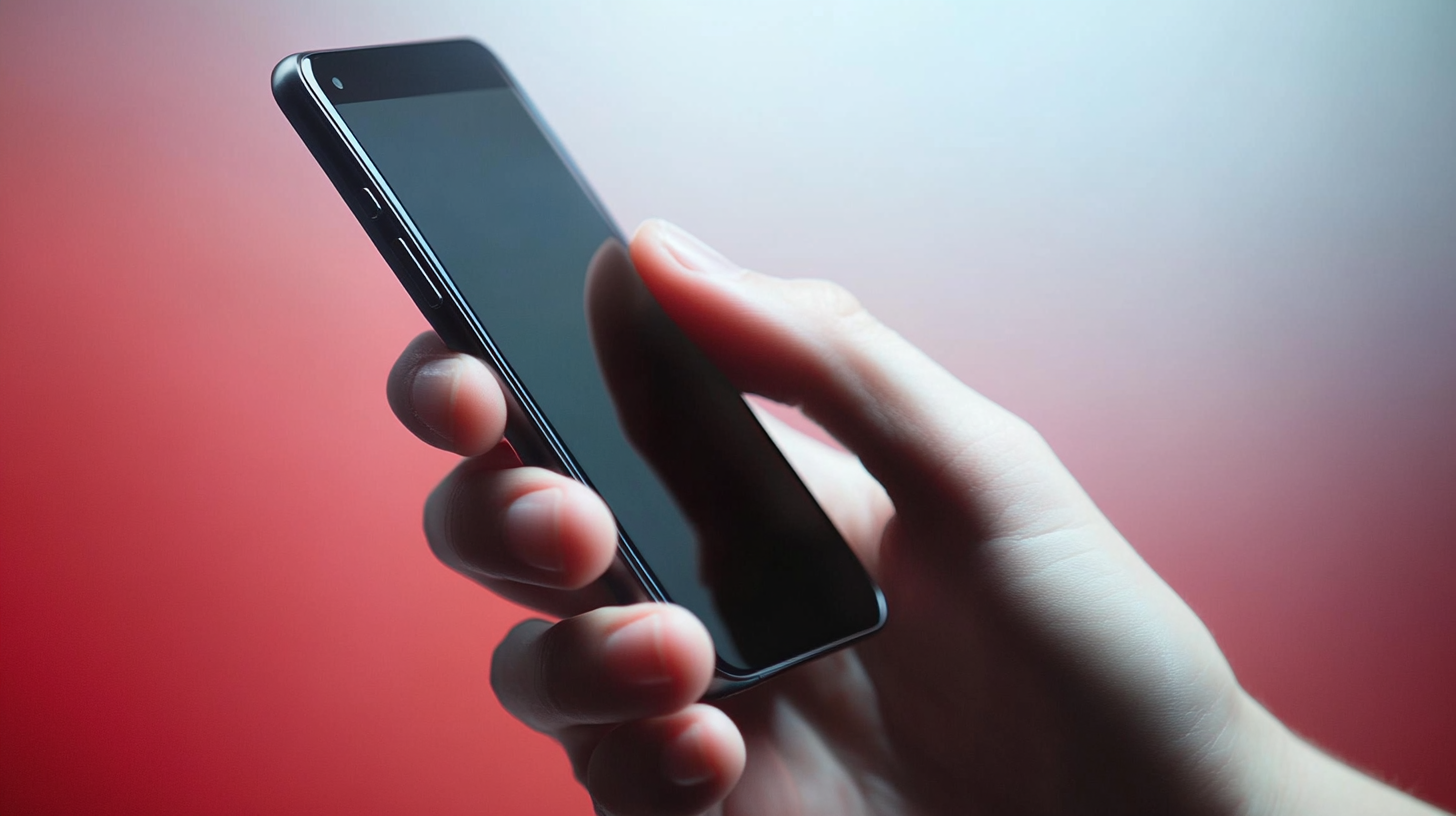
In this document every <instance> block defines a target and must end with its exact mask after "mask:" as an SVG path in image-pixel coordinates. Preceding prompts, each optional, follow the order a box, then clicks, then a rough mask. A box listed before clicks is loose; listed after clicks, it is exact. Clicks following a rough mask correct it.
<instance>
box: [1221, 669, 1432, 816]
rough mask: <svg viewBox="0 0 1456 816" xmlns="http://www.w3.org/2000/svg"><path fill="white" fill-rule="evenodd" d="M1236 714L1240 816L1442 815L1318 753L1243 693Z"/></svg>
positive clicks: (1422, 803)
mask: <svg viewBox="0 0 1456 816" xmlns="http://www.w3.org/2000/svg"><path fill="white" fill-rule="evenodd" d="M1241 694H1242V695H1243V703H1242V706H1241V711H1240V713H1239V717H1238V718H1239V720H1240V723H1239V729H1240V732H1241V733H1240V736H1239V737H1238V739H1240V740H1241V741H1242V743H1243V744H1242V746H1241V750H1240V751H1239V752H1238V754H1239V758H1238V760H1237V762H1238V763H1239V765H1240V768H1239V772H1238V773H1237V776H1238V777H1239V778H1240V780H1241V781H1240V783H1239V786H1240V791H1241V795H1240V797H1239V799H1240V801H1241V802H1242V806H1241V807H1239V808H1238V809H1236V811H1235V812H1236V813H1238V814H1240V816H1316V814H1318V816H1342V814H1350V816H1356V815H1357V814H1359V816H1365V815H1366V814H1370V813H1383V814H1390V815H1391V816H1407V814H1409V816H1440V814H1442V813H1443V811H1440V810H1438V809H1436V808H1435V807H1432V806H1431V805H1428V804H1426V803H1424V802H1422V801H1420V800H1418V799H1416V798H1414V797H1412V796H1410V795H1408V794H1406V793H1404V792H1402V791H1400V790H1397V789H1396V788H1393V787H1390V786H1389V785H1386V784H1384V783H1382V782H1380V781H1379V780H1377V779H1375V778H1374V777H1371V776H1369V775H1367V774H1364V773H1361V772H1360V771H1358V770H1356V769H1355V768H1353V767H1351V766H1350V765H1347V764H1345V763H1344V762H1341V761H1340V760H1338V759H1336V758H1334V757H1332V756H1330V755H1329V754H1327V753H1325V752H1324V751H1321V750H1319V749H1318V748H1316V747H1315V746H1314V745H1312V744H1310V743H1309V742H1308V741H1306V740H1304V739H1303V738H1301V737H1300V736H1299V735H1297V734H1295V733H1294V732H1293V731H1291V730H1289V728H1288V727H1287V726H1286V725H1284V723H1282V722H1280V721H1279V720H1278V719H1277V718H1275V717H1274V715H1273V714H1270V713H1269V711H1268V709H1266V708H1264V707H1263V706H1262V705H1260V704H1259V703H1258V701H1256V700H1254V699H1253V698H1252V697H1250V696H1249V695H1248V694H1247V693H1246V692H1241Z"/></svg>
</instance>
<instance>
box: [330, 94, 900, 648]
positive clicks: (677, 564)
mask: <svg viewBox="0 0 1456 816" xmlns="http://www.w3.org/2000/svg"><path fill="white" fill-rule="evenodd" d="M322 81H324V82H327V81H328V79H327V78H323V79H322ZM491 84H495V85H496V86H495V87H486V88H476V89H472V90H451V91H449V92H446V93H430V94H426V95H418V96H399V97H395V98H385V99H370V100H368V101H352V102H346V101H344V100H342V99H341V100H339V104H337V105H336V108H337V110H338V111H339V114H340V116H341V117H342V118H343V119H344V120H345V122H346V123H347V125H348V127H349V129H350V130H351V131H352V132H353V134H354V136H355V138H356V139H357V140H358V141H359V143H360V144H361V145H362V147H363V148H364V150H365V152H366V153H367V154H368V155H369V157H370V158H371V160H372V161H373V163H374V165H375V167H376V168H377V169H378V170H379V172H380V173H381V175H382V176H383V178H384V180H385V181H386V182H387V184H388V186H389V187H390V189H391V190H392V191H393V193H394V194H395V196H396V197H397V199H398V200H399V202H400V203H401V204H402V206H403V207H404V209H405V211H406V212H407V213H408V214H409V217H410V218H411V219H412V220H413V222H414V223H415V225H416V227H417V228H418V229H419V231H420V232H421V234H422V235H423V238H424V240H425V242H426V243H427V244H428V245H429V247H430V249H431V250H432V251H433V253H434V255H435V257H436V258H438V259H439V261H440V263H441V265H442V266H443V267H444V269H445V271H446V274H447V275H448V277H449V278H450V280H451V281H453V283H454V285H455V287H456V288H457V290H458V291H459V292H460V294H461V295H462V297H463V299H464V300H465V301H466V303H467V304H468V306H469V308H470V310H471V311H473V312H474V313H475V315H476V316H477V318H478V320H479V322H480V324H481V325H482V326H483V327H484V328H485V330H486V332H488V334H489V336H490V339H491V341H492V342H493V343H494V345H495V347H496V348H497V350H498V351H499V352H500V355H501V356H502V357H503V358H504V359H505V360H506V361H508V365H509V367H510V368H511V370H512V371H513V372H514V374H515V377H516V379H517V380H518V381H519V382H520V383H521V384H522V385H523V386H524V388H525V390H526V391H527V394H528V398H529V400H530V401H531V402H533V403H534V404H535V406H536V407H537V408H538V410H539V412H540V413H541V414H542V415H544V416H545V417H547V418H548V421H549V423H550V425H551V427H552V428H553V429H554V432H555V434H556V436H557V438H558V439H559V440H560V441H561V442H562V443H563V445H564V446H565V448H566V449H567V450H568V451H569V454H570V457H571V458H572V459H573V460H574V462H575V463H576V465H577V467H578V469H579V470H580V471H581V472H582V473H583V474H584V475H585V476H586V478H587V479H588V480H589V481H590V483H591V484H592V486H593V487H594V488H595V489H596V490H597V491H598V492H599V493H601V494H602V496H603V497H604V498H605V499H606V501H607V503H608V505H609V506H610V507H611V508H612V511H613V512H614V513H615V514H616V517H617V519H618V523H619V524H620V526H621V529H622V530H623V534H624V537H625V539H626V540H627V542H628V543H629V545H630V546H632V547H634V548H635V549H636V551H637V552H638V553H640V555H641V556H642V560H644V561H645V562H646V564H647V565H648V567H649V569H650V571H651V573H652V574H653V576H654V577H655V579H656V582H657V583H658V585H659V587H660V588H661V590H662V591H663V593H664V594H665V595H666V596H667V597H668V599H670V600H671V601H673V602H675V603H678V604H681V605H683V606H685V607H687V608H688V609H690V610H691V611H693V612H694V613H695V614H696V615H697V616H698V617H699V618H701V619H702V621H703V622H704V624H706V625H707V627H708V630H709V632H710V633H711V634H712V636H713V639H714V642H715V646H716V648H717V651H718V654H719V657H720V660H721V661H723V662H724V663H726V664H727V665H726V666H725V668H727V669H729V670H730V671H731V672H734V673H740V674H748V673H751V672H753V671H757V670H760V669H763V668H766V667H769V666H772V665H774V664H776V663H779V662H782V661H784V660H787V659H790V658H793V657H796V656H797V655H799V654H802V653H804V652H806V651H811V650H814V649H817V648H821V647H823V646H825V645H827V644H830V643H833V642H835V641H838V640H842V639H844V638H847V637H850V636H852V635H855V634H858V633H860V632H863V631H864V630H866V629H869V628H871V627H873V626H875V625H876V624H877V623H878V621H879V618H880V608H879V600H878V597H877V594H876V591H875V590H874V587H873V584H872V583H871V582H870V581H869V579H868V576H867V575H865V573H864V570H863V569H862V567H861V566H860V565H859V563H858V562H857V561H856V560H855V558H854V555H853V554H852V552H851V551H850V550H849V549H848V547H847V545H845V543H844V542H843V540H842V539H841V538H840V536H839V534H838V533H837V531H836V530H835V529H834V527H833V526H832V525H831V524H830V523H829V521H828V519H827V518H826V517H825V516H824V514H823V512H822V511H821V510H820V509H819V508H818V506H817V505H816V504H815V503H814V501H813V499H812V498H811V497H810V495H809V493H808V492H807V490H805V488H804V486H803V484H802V483H801V482H800V481H799V479H798V477H797V476H796V475H795V474H794V473H793V471H792V470H791V469H790V468H789V466H788V464H787V463H786V462H785V461H784V459H783V457H782V455H781V454H780V453H779V452H778V450H777V449H776V448H775V447H774V446H773V444H772V443H771V442H770V441H769V440H768V438H767V436H766V435H765V433H764V432H763V430H762V428H761V427H760V426H759V425H758V423H757V420H756V419H754V418H753V416H752V414H751V413H750V411H749V410H748V408H747V406H746V404H745V403H744V402H743V400H742V397H741V395H740V394H739V393H738V392H737V390H736V389H735V388H733V386H732V385H731V384H730V383H729V382H728V381H727V380H726V378H725V377H724V376H723V375H722V374H721V373H720V372H719V371H718V370H717V369H716V368H715V367H714V366H713V365H712V364H711V363H710V362H709V361H708V360H707V358H706V356H705V355H703V354H702V352H701V351H699V350H698V349H697V348H696V347H695V346H693V345H692V343H691V342H690V341H688V340H687V338H686V336H685V335H683V333H682V332H681V331H680V329H679V328H678V327H677V326H676V325H675V324H674V323H673V322H672V320H671V319H670V318H669V317H668V316H667V315H666V314H665V313H664V312H663V311H662V310H661V309H660V307H658V305H657V303H656V301H655V300H654V299H653V298H652V295H651V294H650V293H649V292H648V290H647V289H646V287H645V286H644V285H643V284H642V282H641V280H640V279H639V278H638V276H637V274H636V271H635V270H634V269H633V268H632V265H631V262H630V260H629V259H628V257H627V255H626V252H625V251H624V250H623V248H622V246H621V243H620V238H619V236H618V233H617V231H616V230H615V229H614V228H613V226H612V224H611V223H610V221H609V220H608V219H607V218H606V217H605V216H604V215H603V213H602V212H601V211H600V210H599V209H598V208H597V206H596V205H595V203H594V201H593V199H592V198H591V197H590V196H589V195H588V194H587V193H586V192H585V190H583V188H582V187H581V185H580V184H579V183H578V181H577V179H576V178H575V176H574V175H573V174H572V172H571V170H570V169H569V168H568V167H567V165H566V164H565V162H564V161H563V160H562V158H561V157H560V156H559V155H558V154H557V152H556V150H555V148H554V147H553V144H552V142H551V140H550V139H549V138H548V137H547V136H546V134H545V133H544V132H543V131H542V129H541V128H540V126H539V125H538V124H537V123H536V121H535V119H534V117H533V116H532V114H531V112H530V111H529V110H528V108H527V107H526V105H525V104H524V103H523V101H522V99H521V98H520V97H519V96H518V94H517V93H516V91H515V90H514V89H512V88H511V87H509V86H508V85H501V84H499V83H491ZM366 92H367V91H366ZM355 93H358V91H355Z"/></svg>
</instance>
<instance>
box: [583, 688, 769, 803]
mask: <svg viewBox="0 0 1456 816" xmlns="http://www.w3.org/2000/svg"><path fill="white" fill-rule="evenodd" d="M746 755H747V753H746V751H745V749H744V744H743V737H742V735H741V734H740V733H739V731H738V728H737V726H735V725H734V724H733V721H732V720H730V719H729V718H728V716H727V715H726V714H724V713H723V712H722V711H719V710H718V709H716V708H713V707H712V706H708V705H703V704H695V705H691V706H688V707H687V708H684V709H683V710H681V711H678V712H675V713H673V714H669V715H666V716H662V717H656V718H652V719H647V720H639V721H636V722H631V723H627V724H625V725H623V726H621V727H620V728H618V729H616V730H615V731H613V732H612V733H611V734H609V735H607V737H606V738H605V739H604V740H602V742H601V743H600V744H599V745H598V746H597V748H596V750H595V751H594V752H593V754H592V757H591V762H590V764H589V766H588V768H587V788H588V790H590V791H591V794H592V798H593V800H595V802H596V803H597V805H598V807H600V808H601V809H603V810H604V811H605V812H608V813H658V814H690V813H700V812H702V811H704V810H706V809H708V808H711V807H712V806H713V805H714V804H716V803H718V802H720V801H722V799H723V798H724V797H726V796H727V795H728V793H729V792H730V791H732V790H733V786H734V785H736V784H737V783H738V780H739V779H740V778H741V777H742V775H743V768H744V762H745V758H746Z"/></svg>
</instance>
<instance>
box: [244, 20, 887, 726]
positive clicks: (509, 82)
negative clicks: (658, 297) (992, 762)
mask: <svg viewBox="0 0 1456 816" xmlns="http://www.w3.org/2000/svg"><path fill="white" fill-rule="evenodd" d="M447 44H460V45H462V46H463V45H465V44H469V45H471V46H473V47H476V48H479V49H480V50H481V51H482V52H483V53H484V55H485V56H486V57H487V59H488V60H489V61H490V63H491V65H492V67H493V68H494V69H495V70H496V71H497V72H498V73H499V74H500V76H501V77H502V78H504V80H505V85H504V86H503V87H505V88H507V89H509V90H510V91H511V92H512V93H514V94H515V95H516V97H517V99H519V100H520V102H521V103H522V105H523V106H524V107H525V109H526V111H527V113H528V114H529V115H530V117H531V118H532V120H533V121H534V123H535V124H536V126H537V127H539V128H540V129H541V132H542V133H543V134H544V135H545V137H546V140H547V142H548V143H549V144H550V145H551V148H552V150H553V151H555V153H556V155H557V157H558V158H559V159H560V160H561V162H562V163H563V164H564V165H565V166H566V168H567V169H568V170H569V172H570V173H571V175H572V177H573V178H574V179H575V181H576V183H577V185H578V186H579V187H580V188H581V190H582V191H583V192H584V193H585V194H586V196H587V198H588V200H589V201H590V202H591V203H592V206H593V207H595V208H596V210H597V211H598V213H600V214H601V216H602V218H603V221H605V222H606V223H607V224H608V225H609V226H610V227H611V229H612V232H613V234H614V236H615V237H616V238H617V239H618V240H619V241H621V242H622V244H623V245H624V246H625V245H626V243H627V240H626V238H625V237H624V236H623V235H622V231H621V230H620V229H619V228H618V227H617V225H616V221H615V220H614V219H613V218H612V217H611V216H610V214H609V213H608V212H607V210H606V208H605V207H604V206H603V205H602V203H601V201H600V199H598V198H597V195H596V193H595V191H593V190H592V188H591V185H589V184H588V183H587V182H586V179H585V178H584V177H583V176H582V174H581V171H580V170H579V169H578V168H577V166H576V163H575V162H574V161H572V159H571V157H570V156H569V155H568V154H567V153H566V151H565V150H564V149H563V148H562V146H561V142H560V140H558V139H557V138H556V134H555V133H554V132H553V131H552V130H551V128H550V126H549V125H547V124H546V122H545V120H544V119H543V118H542V117H541V115H540V113H539V112H538V111H537V110H536V107H535V105H534V104H533V103H532V102H531V100H530V98H529V97H528V96H527V95H526V94H525V92H524V91H522V90H521V86H520V84H519V83H518V82H516V80H515V77H514V76H512V75H511V73H510V71H509V70H508V69H507V68H506V67H505V65H504V64H503V63H502V62H501V61H500V60H499V59H498V58H497V57H496V56H495V54H494V53H493V52H492V51H491V50H490V49H489V48H486V47H485V46H484V45H483V44H481V43H479V42H477V41H475V40H468V39H459V40H436V41H427V42H418V43H399V44H397V45H405V46H415V45H419V46H426V45H447ZM387 47H392V46H367V47H363V48H349V49H328V50H326V51H307V52H300V53H297V54H292V55H290V56H288V57H285V58H284V59H283V60H281V61H280V62H279V63H278V65H277V66H276V67H275V68H274V69H273V77H272V84H273V97H274V99H275V100H276V101H277V103H278V106H279V108H280V109H282V111H283V113H284V115H285V116H286V117H287V118H288V120H289V122H290V123H291V124H292V125H293V127H294V129H295V130H296V131H297V132H298V135H299V137H300V138H301V139H302V140H303V142H304V144H305V145H307V147H308V149H309V152H310V153H312V154H313V157H314V159H315V160H316V161H317V162H318V164H319V166H320V167H322V168H323V170H324V173H325V174H326V175H327V176H328V178H329V180H330V181H332V182H333V184H334V187H335V189H336V190H337V191H338V193H339V195H340V196H341V197H342V198H343V199H344V200H345V203H346V204H347V205H348V206H349V209H350V210H351V211H352V212H353V213H354V215H355V218H356V219H357V220H358V221H359V223H360V225H361V226H362V227H363V228H364V231H365V233H366V234H368V236H369V238H370V240H372V241H373V242H374V246H375V248H376V249H377V250H378V251H379V254H380V256H381V257H383V258H384V260H385V262H386V263H387V264H388V265H389V267H390V269H392V270H393V271H394V274H395V276H396V277H398V278H399V280H400V283H401V284H403V285H404V288H405V290H406V291H407V292H408V293H409V295H410V297H411V298H412V299H413V300H414V302H415V305H416V307H417V308H418V309H419V310H420V313H421V314H423V315H424V316H425V319H426V320H427V321H429V323H430V326H431V327H432V328H433V329H434V330H435V332H436V333H437V334H439V336H440V337H441V339H442V340H444V342H445V344H446V345H447V346H449V347H450V348H451V349H453V350H455V351H459V352H464V353H466V354H471V355H474V356H477V357H480V358H482V359H484V360H485V361H486V362H487V363H488V364H489V365H490V366H491V367H492V368H493V369H494V370H495V372H496V373H497V374H498V375H499V376H500V379H501V382H502V383H503V384H504V385H505V386H506V390H507V393H506V395H505V396H506V402H507V411H508V420H507V426H506V441H507V442H509V443H510V445H511V447H512V448H514V449H515V451H516V454H517V456H518V457H519V458H520V459H521V462H522V463H523V464H525V465H532V466H538V467H544V468H546V469H548V470H552V471H555V472H558V473H562V474H564V475H566V476H569V477H570V478H572V479H575V480H577V481H579V482H581V483H583V484H585V485H587V486H588V487H590V486H591V481H590V479H588V478H587V476H586V474H585V473H583V472H582V471H581V469H580V468H579V467H578V466H577V464H576V462H575V461H574V459H573V458H572V456H571V454H570V451H569V450H568V449H567V448H566V446H565V444H564V443H563V442H562V441H561V440H560V438H559V437H558V436H557V434H556V432H555V430H554V429H553V428H552V426H551V423H550V421H549V420H548V419H547V417H546V416H545V414H544V413H543V412H542V411H540V410H539V409H538V408H537V407H536V405H535V403H534V401H533V400H532V399H531V396H530V393H529V392H528V391H527V389H526V387H525V385H524V384H523V383H521V382H520V380H519V379H518V378H517V377H516V375H515V373H514V371H513V370H512V368H511V366H510V364H509V362H508V361H506V359H505V357H504V356H503V355H502V354H501V353H500V352H499V350H497V348H496V347H495V344H494V343H493V342H492V341H491V338H490V333H489V332H488V331H487V330H486V328H485V327H484V326H483V325H481V323H480V321H479V319H478V318H477V317H476V316H475V314H474V313H473V312H472V311H471V309H470V308H468V306H467V305H466V302H465V299H464V297H463V296H462V295H461V293H460V292H459V291H458V290H457V289H456V287H455V285H454V283H453V281H451V279H450V276H449V274H448V273H447V272H446V271H445V269H444V266H443V265H442V264H441V263H440V262H439V259H438V258H436V257H435V254H434V251H433V250H432V249H431V248H430V246H429V244H428V243H427V242H426V241H425V240H424V237H423V235H422V233H421V232H420V230H419V229H418V228H417V227H416V226H415V224H414V222H413V221H412V220H411V218H410V216H409V214H408V212H407V211H406V210H405V208H404V206H403V205H402V204H401V203H400V201H399V200H398V199H397V198H396V197H395V195H394V192H393V190H392V189H390V186H389V184H388V182H386V181H385V179H384V177H383V174H381V173H380V172H379V170H378V169H377V168H376V167H375V166H374V164H373V162H372V161H371V160H370V158H369V156H368V154H367V153H366V152H365V151H364V149H363V146H362V145H360V144H359V143H358V141H357V140H356V139H355V138H354V135H353V133H351V132H350V130H349V128H348V126H347V125H346V124H345V122H344V120H343V117H342V116H341V115H340V114H339V112H338V110H337V109H335V107H334V103H333V102H332V101H331V100H330V99H329V96H328V94H327V93H326V92H325V91H324V90H323V88H322V87H321V86H320V85H319V78H318V77H317V76H315V75H314V73H313V65H312V59H313V57H315V56H317V55H320V54H325V53H329V54H333V53H339V52H356V51H368V50H375V49H378V48H387ZM400 249H403V254H401V252H400V251H399V250H400ZM775 447H777V446H775ZM820 512H823V510H822V509H821V510H820ZM435 554H436V556H437V557H439V558H440V559H441V560H442V561H444V562H445V563H446V564H447V565H449V566H451V567H452V568H454V569H456V571H460V572H466V573H467V574H468V572H469V570H468V568H465V567H464V566H463V565H462V564H461V563H460V561H459V558H458V556H457V555H456V554H455V553H453V552H442V551H441V548H437V549H436V550H435ZM605 582H606V584H607V586H608V588H609V590H610V591H611V593H612V595H613V597H614V600H616V602H618V603H636V602H641V601H657V602H667V601H669V600H670V599H669V597H668V595H667V593H666V592H665V590H664V589H663V588H662V586H661V585H660V584H659V582H658V581H657V579H656V577H655V576H654V575H653V573H652V570H651V568H650V566H648V564H647V563H646V561H645V560H644V559H643V558H642V557H641V556H640V554H639V553H637V551H636V548H635V547H634V546H633V545H632V544H631V539H630V537H628V536H627V535H626V534H625V531H623V530H622V528H621V525H620V523H619V524H618V526H617V558H615V559H614V561H613V564H612V567H611V568H610V569H609V570H608V572H607V574H606V576H605ZM874 591H875V595H876V599H877V601H878V604H879V617H878V621H877V622H876V624H875V625H874V626H872V627H870V628H868V629H866V630H863V631H860V632H857V633H854V634H852V635H850V636H848V637H845V638H841V639H839V640H837V641H833V642H831V643H828V644H825V645H823V646H821V647H819V648H816V649H813V650H811V651H809V652H805V653H802V654H800V655H796V656H795V657H792V658H790V659H788V660H785V661H782V662H780V663H776V664H773V665H771V666H768V667H766V668H764V669H761V670H759V671H755V672H751V673H749V674H743V673H741V672H737V671H735V670H734V668H735V667H729V666H725V664H724V661H723V660H722V658H721V657H718V656H717V655H715V658H716V663H717V666H716V670H715V673H714V677H713V680H712V682H711V684H710V686H709V689H708V693H707V695H706V698H708V699H713V698H720V697H725V696H728V695H730V694H734V693H737V692H739V691H742V690H743V689H746V688H749V687H750V686H753V685H756V684H758V683H760V682H762V681H763V680H765V679H767V678H769V677H771V676H773V675H775V674H778V673H780V672H782V671H784V670H786V669H789V668H791V667H793V666H796V665H798V664H800V663H805V662H808V661H810V660H813V659H815V658H818V657H820V656H822V655H824V654H827V653H829V652H832V651H835V650H838V649H842V648H844V647H846V646H848V645H850V644H852V643H854V642H856V641H858V640H861V639H863V638H865V637H868V636H870V635H872V634H874V633H875V632H877V631H879V630H880V629H881V628H883V627H884V625H885V621H886V617H887V608H886V604H885V597H884V593H883V592H882V591H881V590H880V589H879V587H878V586H875V587H874Z"/></svg>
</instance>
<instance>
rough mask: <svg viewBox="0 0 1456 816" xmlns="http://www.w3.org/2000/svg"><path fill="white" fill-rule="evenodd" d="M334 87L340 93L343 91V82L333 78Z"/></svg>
mask: <svg viewBox="0 0 1456 816" xmlns="http://www.w3.org/2000/svg"><path fill="white" fill-rule="evenodd" d="M334 87H335V88H338V89H339V90H341V91H342V90H344V80H342V79H339V78H338V77H334Z"/></svg>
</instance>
